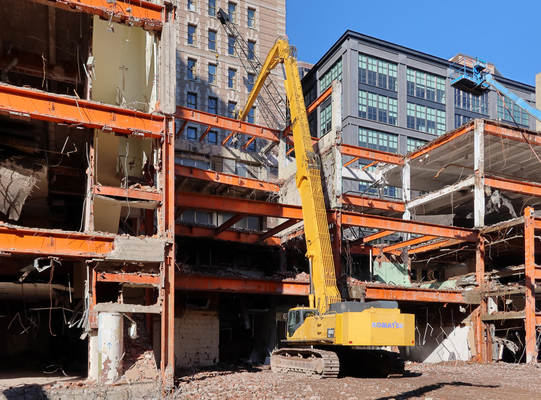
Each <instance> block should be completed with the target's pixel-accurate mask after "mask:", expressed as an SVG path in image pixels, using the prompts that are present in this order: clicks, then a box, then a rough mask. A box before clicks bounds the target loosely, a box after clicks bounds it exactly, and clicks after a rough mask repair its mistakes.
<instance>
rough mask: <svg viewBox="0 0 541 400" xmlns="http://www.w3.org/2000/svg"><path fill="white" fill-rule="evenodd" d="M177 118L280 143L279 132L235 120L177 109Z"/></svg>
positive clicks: (186, 109) (184, 108)
mask: <svg viewBox="0 0 541 400" xmlns="http://www.w3.org/2000/svg"><path fill="white" fill-rule="evenodd" d="M175 118H179V119H183V120H185V121H190V122H195V123H198V124H201V125H206V126H211V127H213V128H220V129H225V130H228V131H232V132H238V133H242V134H244V135H250V136H255V137H258V138H261V139H266V140H270V141H273V142H279V141H280V139H279V137H278V133H279V132H278V131H277V130H274V129H269V128H266V127H263V126H258V125H254V124H250V123H248V122H244V121H239V120H237V119H233V118H226V117H221V116H219V115H214V114H209V113H206V112H203V111H199V110H194V109H192V108H186V107H177V112H176V113H175Z"/></svg>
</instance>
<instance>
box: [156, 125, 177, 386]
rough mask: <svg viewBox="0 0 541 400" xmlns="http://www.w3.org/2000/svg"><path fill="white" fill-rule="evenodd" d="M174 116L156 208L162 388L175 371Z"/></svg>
mask: <svg viewBox="0 0 541 400" xmlns="http://www.w3.org/2000/svg"><path fill="white" fill-rule="evenodd" d="M174 121H175V120H174V118H172V117H167V118H165V121H164V128H165V129H164V131H165V140H164V141H163V145H162V154H163V157H162V162H163V164H162V171H161V180H162V182H163V199H164V201H163V203H162V205H161V207H160V209H159V213H160V214H161V215H162V216H163V217H162V224H160V225H159V227H158V235H159V236H161V237H165V238H166V239H167V244H166V246H165V262H164V263H163V269H162V280H163V290H162V321H161V355H162V359H161V365H160V366H161V371H162V380H163V391H164V393H165V392H169V391H171V390H172V389H173V388H174V374H175V330H174V326H175V309H174V305H175V268H174V265H175V259H174V257H175V246H174V243H175V242H174V240H175V216H174V215H175V126H174V123H175V122H174Z"/></svg>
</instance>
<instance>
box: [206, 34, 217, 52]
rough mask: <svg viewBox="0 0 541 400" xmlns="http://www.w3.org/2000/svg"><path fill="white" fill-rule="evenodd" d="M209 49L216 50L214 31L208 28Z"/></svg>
mask: <svg viewBox="0 0 541 400" xmlns="http://www.w3.org/2000/svg"><path fill="white" fill-rule="evenodd" d="M208 46H209V50H213V51H216V31H210V30H209V44H208Z"/></svg>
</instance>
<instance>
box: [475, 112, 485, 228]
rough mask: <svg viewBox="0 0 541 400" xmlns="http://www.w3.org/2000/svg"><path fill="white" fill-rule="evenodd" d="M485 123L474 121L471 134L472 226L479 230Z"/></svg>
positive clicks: (482, 217) (482, 218)
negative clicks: (472, 171)
mask: <svg viewBox="0 0 541 400" xmlns="http://www.w3.org/2000/svg"><path fill="white" fill-rule="evenodd" d="M484 136H485V123H484V121H483V120H481V119H476V120H475V128H474V132H473V154H474V171H475V172H474V173H475V185H474V189H473V193H474V201H473V209H474V226H475V227H476V228H481V227H483V226H484V225H485V144H484Z"/></svg>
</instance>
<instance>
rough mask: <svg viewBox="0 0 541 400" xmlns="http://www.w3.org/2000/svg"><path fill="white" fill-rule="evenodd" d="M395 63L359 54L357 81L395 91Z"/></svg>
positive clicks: (396, 68)
mask: <svg viewBox="0 0 541 400" xmlns="http://www.w3.org/2000/svg"><path fill="white" fill-rule="evenodd" d="M397 76H398V67H397V64H395V63H392V62H388V61H384V60H380V59H378V58H374V57H370V56H366V55H364V54H359V82H360V83H366V84H368V85H373V86H378V87H381V88H384V89H389V90H394V91H395V92H396V91H397Z"/></svg>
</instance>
